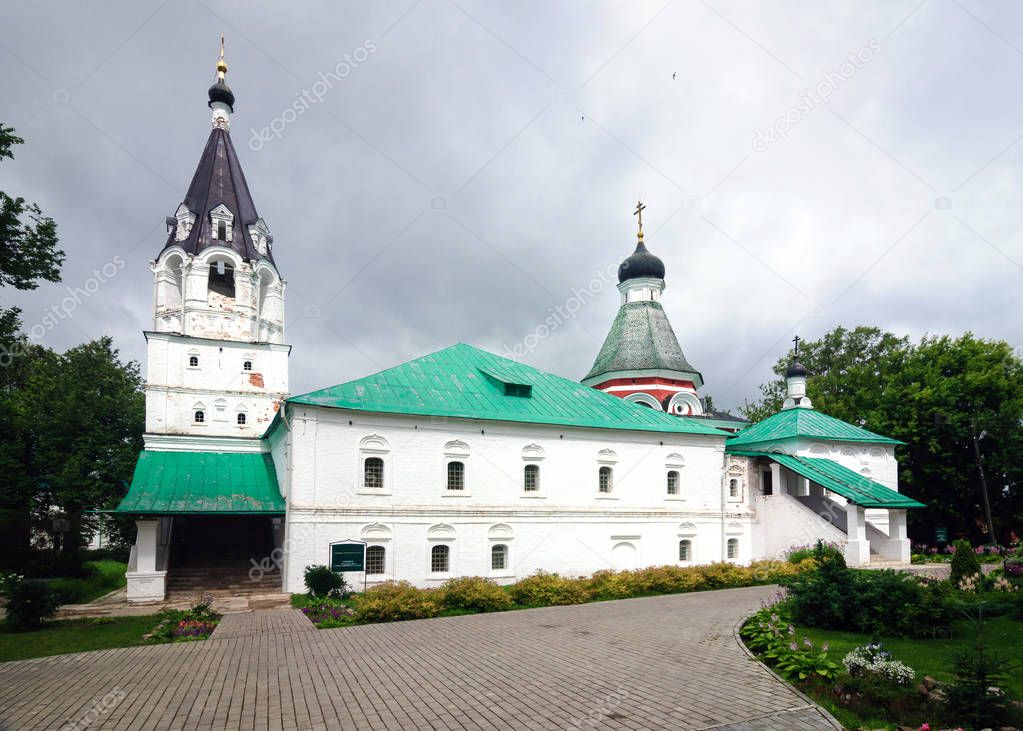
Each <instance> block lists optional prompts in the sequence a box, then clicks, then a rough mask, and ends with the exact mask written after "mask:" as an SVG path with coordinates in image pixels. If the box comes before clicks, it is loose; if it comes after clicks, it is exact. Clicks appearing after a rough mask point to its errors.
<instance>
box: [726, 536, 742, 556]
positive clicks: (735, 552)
mask: <svg viewBox="0 0 1023 731" xmlns="http://www.w3.org/2000/svg"><path fill="white" fill-rule="evenodd" d="M726 555H727V556H728V558H731V559H735V558H739V539H738V538H729V539H728V553H727V554H726Z"/></svg>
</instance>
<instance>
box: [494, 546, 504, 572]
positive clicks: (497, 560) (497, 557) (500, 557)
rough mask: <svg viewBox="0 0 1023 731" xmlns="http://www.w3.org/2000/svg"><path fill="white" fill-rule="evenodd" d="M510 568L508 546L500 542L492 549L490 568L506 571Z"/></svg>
mask: <svg viewBox="0 0 1023 731" xmlns="http://www.w3.org/2000/svg"><path fill="white" fill-rule="evenodd" d="M506 568H508V546H505V545H504V544H498V545H496V546H494V547H493V548H491V549H490V570H491V571H504V570H505V569H506Z"/></svg>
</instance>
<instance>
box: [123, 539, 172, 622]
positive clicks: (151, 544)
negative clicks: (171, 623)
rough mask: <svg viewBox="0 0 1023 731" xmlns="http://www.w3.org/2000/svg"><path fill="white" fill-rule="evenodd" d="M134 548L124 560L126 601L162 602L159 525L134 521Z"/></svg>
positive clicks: (163, 586)
mask: <svg viewBox="0 0 1023 731" xmlns="http://www.w3.org/2000/svg"><path fill="white" fill-rule="evenodd" d="M135 527H136V529H137V531H138V532H137V533H136V536H135V545H134V546H132V547H131V556H130V558H129V559H128V571H127V572H126V576H127V579H128V601H129V602H149V601H162V600H163V598H164V596H165V594H166V584H167V572H166V570H161V569H162V568H163V567H162V564H163V563H164V556H162V555H161V554H162V553H163V551H161V546H160V521H159V520H153V519H150V520H136V521H135Z"/></svg>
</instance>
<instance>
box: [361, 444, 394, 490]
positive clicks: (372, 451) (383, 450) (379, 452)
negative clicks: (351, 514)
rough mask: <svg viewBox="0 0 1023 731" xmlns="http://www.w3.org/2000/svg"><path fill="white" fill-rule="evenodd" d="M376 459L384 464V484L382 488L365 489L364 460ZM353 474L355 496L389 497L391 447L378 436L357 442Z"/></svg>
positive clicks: (391, 477) (391, 476)
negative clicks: (354, 471) (357, 447)
mask: <svg viewBox="0 0 1023 731" xmlns="http://www.w3.org/2000/svg"><path fill="white" fill-rule="evenodd" d="M370 457H378V458H379V459H380V461H382V462H383V463H384V484H383V486H382V487H366V485H365V482H364V480H365V476H366V460H367V459H369V458H370ZM356 470H357V472H356V473H355V487H356V489H355V492H356V494H357V495H390V494H391V485H392V480H393V475H392V474H391V473H392V472H393V470H392V468H391V445H390V444H388V442H387V440H386V439H385V438H384V437H382V436H380V435H379V434H369V435H367V436H365V437H363V438H362V439H361V440H360V441H359V449H358V454H357V462H356Z"/></svg>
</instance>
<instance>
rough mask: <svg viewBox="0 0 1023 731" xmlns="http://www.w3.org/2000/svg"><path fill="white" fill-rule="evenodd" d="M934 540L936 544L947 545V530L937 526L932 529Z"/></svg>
mask: <svg viewBox="0 0 1023 731" xmlns="http://www.w3.org/2000/svg"><path fill="white" fill-rule="evenodd" d="M934 540H935V541H936V542H938V543H948V528H946V527H945V526H943V525H939V526H938V527H937V528H935V529H934Z"/></svg>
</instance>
